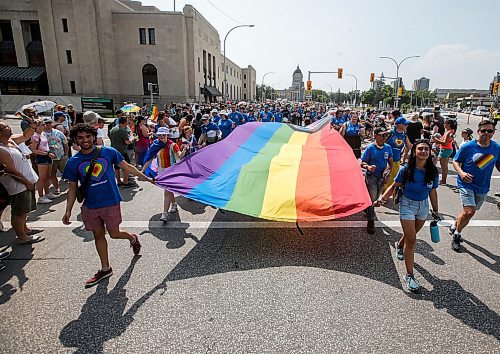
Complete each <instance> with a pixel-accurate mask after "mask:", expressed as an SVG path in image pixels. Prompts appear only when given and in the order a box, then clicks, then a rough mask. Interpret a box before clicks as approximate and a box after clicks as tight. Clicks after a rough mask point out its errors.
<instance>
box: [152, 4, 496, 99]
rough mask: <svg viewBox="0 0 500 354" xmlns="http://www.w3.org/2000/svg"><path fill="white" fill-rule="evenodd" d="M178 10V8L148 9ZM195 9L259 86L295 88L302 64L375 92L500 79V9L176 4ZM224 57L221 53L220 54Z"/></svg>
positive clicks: (342, 84) (322, 82) (345, 85)
mask: <svg viewBox="0 0 500 354" xmlns="http://www.w3.org/2000/svg"><path fill="white" fill-rule="evenodd" d="M142 3H143V5H153V6H156V7H157V8H159V9H160V10H163V11H173V9H174V0H142ZM185 4H190V5H193V6H194V7H195V8H196V9H197V10H198V12H200V13H201V14H202V15H203V17H205V18H206V19H207V20H208V21H209V22H210V23H211V24H212V25H213V26H214V27H215V28H216V29H217V31H218V32H219V36H220V39H221V43H222V41H223V40H224V36H225V35H226V33H227V32H228V31H229V30H230V29H231V28H232V27H234V26H237V25H240V24H253V25H255V27H253V28H245V27H243V28H237V29H235V30H234V31H232V32H231V33H230V34H229V36H228V37H227V41H226V51H227V53H226V54H227V57H228V58H230V59H231V60H232V61H234V62H235V63H236V64H237V65H239V66H240V67H246V66H247V65H252V66H253V67H254V68H255V69H256V71H257V83H258V84H261V83H262V78H263V75H264V74H265V73H267V72H274V74H268V75H266V76H265V81H264V84H266V85H269V86H272V87H274V88H276V89H280V88H281V89H282V88H288V87H289V86H290V85H291V82H292V74H293V71H294V70H295V68H296V67H297V65H300V69H301V70H302V73H303V74H304V81H306V80H307V75H308V71H337V68H343V71H344V73H345V74H352V75H354V76H356V77H357V79H358V90H367V89H369V88H370V82H369V79H370V73H371V72H374V73H376V75H377V76H379V75H380V73H382V72H383V73H384V75H385V76H388V77H395V76H396V64H395V63H394V62H393V61H391V60H388V59H380V57H381V56H388V57H392V58H394V59H395V60H396V61H397V62H399V61H401V60H402V59H404V58H406V57H408V56H413V55H418V56H419V57H418V58H411V59H408V60H406V61H404V62H403V63H402V64H401V65H400V70H399V75H400V77H402V79H403V83H404V85H405V86H406V87H407V88H411V86H412V84H413V80H415V79H418V78H420V77H422V76H425V77H427V78H430V87H431V89H435V88H458V89H466V88H475V89H488V88H489V83H490V82H491V81H492V79H493V77H494V76H495V75H496V73H497V71H500V39H499V38H500V36H499V35H500V20H499V18H498V16H499V14H500V1H498V0H476V1H470V0H467V1H464V0H453V1H452V0H419V1H404V0H399V1H393V0H371V1H369V0H350V1H339V0H308V1H305V0H267V1H265V0H251V1H248V0H245V1H240V0H190V1H179V0H177V1H175V7H176V11H182V8H183V7H184V5H185ZM221 48H222V45H221ZM311 80H312V85H313V88H314V89H320V90H324V91H330V90H333V91H337V90H339V89H340V90H341V91H342V92H347V91H349V90H353V89H354V88H355V79H354V78H351V77H346V76H344V78H343V79H341V80H339V79H337V75H335V74H311Z"/></svg>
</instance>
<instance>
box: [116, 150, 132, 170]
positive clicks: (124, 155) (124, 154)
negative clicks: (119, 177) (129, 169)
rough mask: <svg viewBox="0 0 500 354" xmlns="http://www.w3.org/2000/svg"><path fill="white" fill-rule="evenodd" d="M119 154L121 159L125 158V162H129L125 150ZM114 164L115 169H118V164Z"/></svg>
mask: <svg viewBox="0 0 500 354" xmlns="http://www.w3.org/2000/svg"><path fill="white" fill-rule="evenodd" d="M120 154H122V156H123V159H124V160H125V162H126V163H130V159H129V158H128V154H127V153H126V152H121V153H120ZM114 166H115V170H120V166H118V165H114Z"/></svg>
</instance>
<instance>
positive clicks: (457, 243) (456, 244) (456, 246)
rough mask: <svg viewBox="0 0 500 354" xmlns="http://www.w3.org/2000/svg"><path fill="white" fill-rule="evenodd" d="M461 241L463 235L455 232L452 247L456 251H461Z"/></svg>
mask: <svg viewBox="0 0 500 354" xmlns="http://www.w3.org/2000/svg"><path fill="white" fill-rule="evenodd" d="M460 242H462V236H461V235H460V234H459V233H454V234H453V241H451V249H452V250H453V251H455V252H460Z"/></svg>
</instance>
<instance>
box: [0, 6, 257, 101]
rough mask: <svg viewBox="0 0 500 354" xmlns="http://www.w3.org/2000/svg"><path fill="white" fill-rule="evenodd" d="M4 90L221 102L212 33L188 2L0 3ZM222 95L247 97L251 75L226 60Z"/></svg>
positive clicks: (251, 94) (252, 86) (219, 63)
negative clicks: (162, 6)
mask: <svg viewBox="0 0 500 354" xmlns="http://www.w3.org/2000/svg"><path fill="white" fill-rule="evenodd" d="M0 36H1V37H0V39H1V41H0V89H1V90H2V94H4V95H16V94H17V95H39V96H41V95H52V96H55V95H57V96H85V97H107V98H113V99H115V100H118V102H121V101H124V100H132V101H134V102H137V103H141V104H142V103H148V102H149V97H150V91H149V90H148V83H152V84H154V85H153V88H154V90H153V91H154V93H155V96H154V97H155V98H154V101H155V102H160V103H168V102H171V101H174V102H184V101H215V100H217V99H219V100H220V99H221V92H222V86H223V78H224V72H223V70H224V67H223V56H222V54H221V41H220V36H219V33H218V32H217V30H216V29H215V28H214V27H213V26H212V25H211V24H210V23H209V22H208V21H207V20H206V19H205V18H204V17H203V16H202V15H201V14H200V13H199V12H198V11H197V10H196V9H195V8H194V7H193V6H191V5H186V6H185V7H184V8H183V10H182V12H179V11H177V12H173V11H160V10H158V9H157V8H156V7H153V6H144V5H142V3H140V2H139V1H129V0H10V1H2V2H0ZM226 66H227V70H228V72H227V78H228V98H229V99H231V100H254V99H255V93H256V72H255V69H254V68H253V67H252V66H250V65H249V66H247V67H246V68H241V67H239V66H238V65H237V64H236V63H234V62H232V61H231V60H229V59H227V58H226Z"/></svg>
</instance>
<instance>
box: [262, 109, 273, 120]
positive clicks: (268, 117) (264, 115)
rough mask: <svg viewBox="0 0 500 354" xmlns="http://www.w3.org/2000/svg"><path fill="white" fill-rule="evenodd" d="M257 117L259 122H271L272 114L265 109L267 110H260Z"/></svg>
mask: <svg viewBox="0 0 500 354" xmlns="http://www.w3.org/2000/svg"><path fill="white" fill-rule="evenodd" d="M259 117H260V121H261V122H271V119H272V117H273V114H272V113H271V112H269V111H267V112H266V111H263V112H260V114H259Z"/></svg>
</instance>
